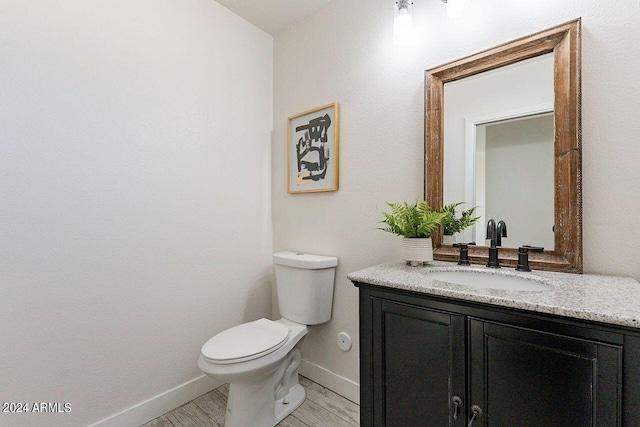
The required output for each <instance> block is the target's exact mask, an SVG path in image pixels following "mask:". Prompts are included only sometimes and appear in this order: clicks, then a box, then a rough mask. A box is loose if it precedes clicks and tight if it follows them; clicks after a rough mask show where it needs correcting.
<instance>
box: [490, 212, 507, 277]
mask: <svg viewBox="0 0 640 427" xmlns="http://www.w3.org/2000/svg"><path fill="white" fill-rule="evenodd" d="M503 237H507V224H506V223H505V222H504V221H499V222H498V225H497V226H496V221H495V220H494V219H490V220H489V221H488V222H487V239H488V240H491V246H489V262H487V267H491V268H500V263H499V262H498V246H502V238H503Z"/></svg>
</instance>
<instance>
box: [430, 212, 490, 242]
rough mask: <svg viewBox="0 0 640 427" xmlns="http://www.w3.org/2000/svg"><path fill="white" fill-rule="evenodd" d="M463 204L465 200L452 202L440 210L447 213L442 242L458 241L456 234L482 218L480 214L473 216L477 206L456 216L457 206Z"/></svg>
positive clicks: (443, 225)
mask: <svg viewBox="0 0 640 427" xmlns="http://www.w3.org/2000/svg"><path fill="white" fill-rule="evenodd" d="M462 204H464V202H458V203H451V204H450V205H446V206H443V207H442V209H441V210H440V212H444V213H446V214H447V216H446V217H445V218H444V219H443V220H442V233H443V236H442V243H443V244H445V245H451V244H454V243H456V238H455V236H454V235H455V234H456V233H459V232H461V231H462V230H464V229H465V228H467V227H470V226H472V225H473V224H475V223H476V222H477V221H478V220H479V219H480V217H479V216H476V217H474V216H473V214H474V213H475V211H476V206H474V207H472V208H470V209H467V210H466V211H461V212H460V216H456V208H457V207H458V206H460V205H462Z"/></svg>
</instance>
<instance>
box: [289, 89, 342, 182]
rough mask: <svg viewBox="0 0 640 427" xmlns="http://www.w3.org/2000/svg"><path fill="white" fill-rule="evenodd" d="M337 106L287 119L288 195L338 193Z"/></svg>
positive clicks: (318, 108) (329, 106) (312, 110)
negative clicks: (321, 192)
mask: <svg viewBox="0 0 640 427" xmlns="http://www.w3.org/2000/svg"><path fill="white" fill-rule="evenodd" d="M338 129H339V127H338V103H337V102H334V103H332V104H327V105H323V106H321V107H317V108H313V109H311V110H308V111H305V112H303V113H299V114H296V115H293V116H291V117H289V118H288V119H287V192H288V193H289V194H295V193H316V192H320V191H336V190H337V189H338Z"/></svg>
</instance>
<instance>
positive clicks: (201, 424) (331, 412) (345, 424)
mask: <svg viewBox="0 0 640 427" xmlns="http://www.w3.org/2000/svg"><path fill="white" fill-rule="evenodd" d="M300 384H302V386H303V387H304V389H305V390H306V392H307V399H306V400H305V401H304V403H302V405H301V406H300V407H299V408H298V409H296V410H295V411H294V412H293V413H292V414H291V415H289V416H288V417H287V418H285V419H284V420H282V421H281V422H280V423H279V424H278V427H353V426H359V425H360V406H358V405H357V404H355V403H353V402H352V401H350V400H348V399H345V398H344V397H342V396H340V395H339V394H336V393H334V392H332V391H331V390H329V389H326V388H324V387H322V386H321V385H319V384H316V383H314V382H313V381H311V380H309V379H307V378H305V377H302V376H301V377H300ZM228 393H229V386H228V385H227V384H225V385H223V386H221V387H219V388H217V389H215V390H212V391H210V392H209V393H207V394H203V395H202V396H200V397H198V398H197V399H194V400H192V401H191V402H189V403H187V404H185V405H182V406H180V407H179V408H176V409H174V410H173V411H171V412H167V413H166V414H164V415H162V416H160V417H158V418H156V419H155V420H152V421H149V422H148V423H146V424H144V425H143V426H141V427H216V426H220V427H222V426H224V414H225V410H226V407H227V395H228ZM247 427H250V426H247Z"/></svg>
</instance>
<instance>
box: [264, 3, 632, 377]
mask: <svg viewBox="0 0 640 427" xmlns="http://www.w3.org/2000/svg"><path fill="white" fill-rule="evenodd" d="M414 15H415V16H414V25H415V27H416V28H417V30H418V32H419V33H421V35H420V40H419V43H418V45H417V46H415V47H412V48H404V49H399V48H396V47H394V46H393V45H392V22H393V2H392V1H388V2H387V1H370V2H359V1H350V0H334V1H332V2H330V3H329V4H327V5H326V6H325V7H323V8H322V9H321V10H319V11H318V12H317V13H315V14H314V15H313V16H312V17H310V18H309V19H306V20H302V21H300V22H299V24H298V25H296V26H295V27H293V28H291V29H290V30H288V31H286V32H284V33H281V34H278V35H276V36H275V37H274V65H275V66H274V73H275V76H274V125H273V127H274V142H273V160H272V163H273V196H272V197H273V204H274V211H273V217H274V218H273V221H274V226H273V231H274V249H276V250H281V249H299V250H304V251H308V252H317V253H321V254H329V255H336V256H338V257H339V259H340V266H339V268H338V271H337V273H338V275H337V279H336V295H335V305H334V312H333V319H332V321H331V322H329V323H328V324H325V325H322V326H320V327H314V328H313V331H312V332H311V333H310V334H309V336H308V337H307V340H306V342H305V348H304V357H305V358H306V359H307V360H308V361H309V362H311V363H315V364H318V365H320V366H322V367H324V368H326V369H328V370H330V371H332V372H334V373H337V374H339V375H342V376H344V377H346V378H349V379H351V380H353V381H358V348H357V345H356V346H354V348H353V349H352V350H351V351H350V352H349V353H341V352H340V351H339V350H338V349H337V347H336V345H335V336H336V333H337V332H338V331H340V330H345V331H347V332H349V333H350V334H351V335H352V337H353V338H354V339H356V340H357V336H358V309H357V308H358V304H357V290H356V289H355V288H354V287H353V286H352V285H351V283H350V282H349V281H348V280H347V279H346V277H345V276H346V274H347V273H348V272H350V271H353V270H356V269H359V268H363V267H366V266H370V265H373V264H377V263H380V262H383V261H387V260H391V259H396V258H398V253H399V252H398V250H399V244H398V242H397V239H395V238H394V237H393V236H391V235H385V234H384V233H383V232H381V231H377V230H376V227H377V226H378V224H377V221H379V220H380V215H379V213H378V212H377V211H376V207H378V208H384V201H385V200H389V201H401V200H412V199H414V198H415V197H416V196H421V195H422V192H423V190H422V186H423V155H424V147H423V122H424V119H423V114H424V100H423V96H424V88H423V84H424V70H425V69H428V68H432V67H435V66H437V65H439V64H442V63H445V62H448V61H451V60H453V59H456V58H460V57H462V56H465V55H469V54H472V53H474V52H477V51H479V50H482V49H485V48H489V47H491V46H494V45H496V44H499V43H503V42H506V41H509V40H512V39H514V38H517V37H520V36H524V35H527V34H530V33H533V32H536V31H539V30H543V29H546V28H549V27H552V26H554V25H557V24H560V23H563V22H566V21H569V20H572V19H575V18H577V17H582V18H583V21H582V23H583V39H582V40H583V43H582V52H583V61H582V62H583V67H582V70H583V78H582V88H583V94H582V101H583V102H582V111H583V126H582V130H583V190H584V191H583V192H584V194H583V210H584V214H583V220H584V267H585V271H586V272H589V273H610V274H620V275H630V276H633V277H635V278H637V279H640V263H638V262H637V260H636V256H635V254H636V253H637V249H636V247H635V246H636V245H637V242H638V241H640V229H639V228H638V226H637V222H638V221H637V216H638V212H640V193H638V189H637V183H638V182H640V168H639V167H638V163H639V162H640V144H638V143H637V141H638V135H639V134H640V122H639V121H638V120H637V102H638V101H637V100H638V99H640V77H639V75H638V69H640V50H638V48H637V47H638V46H640V32H639V31H638V27H639V26H640V8H639V6H638V2H637V1H636V0H622V1H618V2H615V4H610V3H606V2H601V1H597V0H566V1H562V2H558V1H553V0H522V1H517V2H515V1H508V0H482V1H480V0H474V1H472V2H470V8H469V10H468V13H467V15H466V17H465V18H462V19H459V20H450V19H447V18H446V15H445V5H444V4H443V3H442V2H440V1H436V0H424V1H416V2H415V4H414ZM333 101H337V102H339V103H340V190H339V191H337V192H335V193H326V194H305V195H288V194H286V161H285V159H286V155H285V147H286V119H287V117H288V116H289V115H292V114H295V113H298V112H301V111H304V110H306V109H309V108H312V107H315V106H319V105H322V104H324V103H327V102H333ZM310 216H312V217H313V218H314V221H313V226H309V221H308V219H309V218H310Z"/></svg>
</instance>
